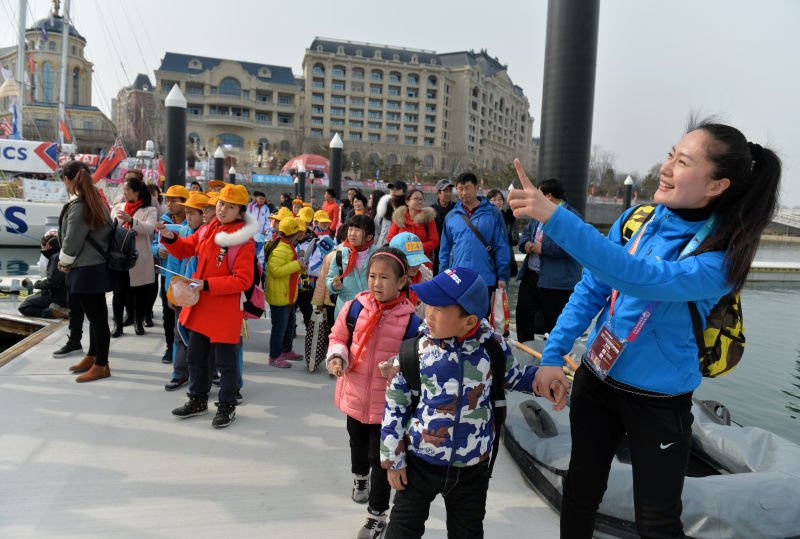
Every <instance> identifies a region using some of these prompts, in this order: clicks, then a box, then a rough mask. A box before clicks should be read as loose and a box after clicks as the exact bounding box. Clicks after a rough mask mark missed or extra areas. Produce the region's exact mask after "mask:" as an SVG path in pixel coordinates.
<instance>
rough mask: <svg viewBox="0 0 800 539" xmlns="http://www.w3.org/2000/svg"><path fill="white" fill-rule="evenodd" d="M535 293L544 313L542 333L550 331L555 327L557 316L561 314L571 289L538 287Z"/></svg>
mask: <svg viewBox="0 0 800 539" xmlns="http://www.w3.org/2000/svg"><path fill="white" fill-rule="evenodd" d="M537 295H538V296H539V304H540V305H541V306H542V314H543V315H544V333H550V332H551V331H553V328H554V327H556V322H557V321H558V317H559V316H561V311H563V310H564V306H565V305H566V304H567V302H568V301H569V297H570V296H571V295H572V290H559V289H556V288H541V287H539V288H538V289H537Z"/></svg>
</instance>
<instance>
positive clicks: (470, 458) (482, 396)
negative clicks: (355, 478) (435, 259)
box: [380, 320, 537, 470]
mask: <svg viewBox="0 0 800 539" xmlns="http://www.w3.org/2000/svg"><path fill="white" fill-rule="evenodd" d="M421 330H422V337H421V338H420V340H419V361H420V395H419V405H418V406H417V409H416V410H415V411H414V413H413V415H412V413H411V412H412V411H411V410H409V405H410V403H411V391H410V389H409V386H408V383H407V382H406V380H405V378H404V377H403V374H402V373H401V372H398V373H397V374H395V375H394V377H393V378H392V379H391V381H390V382H389V386H388V387H387V388H386V406H385V409H384V415H383V421H382V424H381V445H380V451H381V465H382V466H383V467H384V468H386V469H392V470H398V469H400V468H405V466H406V451H410V452H412V453H413V454H414V456H416V457H419V458H421V459H423V460H425V461H426V462H428V463H430V464H434V465H437V466H455V467H464V466H473V465H475V464H478V463H480V462H483V461H485V460H488V459H489V458H490V457H491V454H492V444H493V443H494V441H495V433H494V410H493V409H492V405H491V396H490V391H491V388H492V367H491V360H490V358H489V354H488V352H487V351H486V350H485V348H484V346H483V343H484V342H485V341H486V339H490V338H495V339H497V340H498V342H499V343H500V346H501V348H502V349H503V352H504V353H505V356H506V376H505V387H506V389H511V390H515V391H522V392H525V393H531V392H532V390H533V387H532V386H533V377H534V374H535V373H536V369H537V368H536V367H533V366H528V367H521V366H520V365H519V364H518V363H517V360H516V359H515V358H514V355H513V354H512V353H511V349H510V348H509V347H508V344H506V342H505V341H504V340H503V338H502V337H501V336H500V335H499V334H497V333H495V332H494V331H493V330H492V328H491V326H490V325H489V323H488V322H487V321H486V320H481V323H480V326H479V327H478V328H476V330H475V331H474V333H472V334H471V335H468V336H467V337H466V338H464V339H463V340H462V339H459V338H457V337H451V338H449V339H434V338H433V337H430V336H429V334H428V327H427V325H424V324H423V326H422V328H421ZM393 364H394V366H395V367H398V368H399V366H400V362H399V359H398V358H397V357H395V358H394V359H393Z"/></svg>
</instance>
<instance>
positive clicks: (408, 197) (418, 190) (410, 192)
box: [404, 189, 425, 202]
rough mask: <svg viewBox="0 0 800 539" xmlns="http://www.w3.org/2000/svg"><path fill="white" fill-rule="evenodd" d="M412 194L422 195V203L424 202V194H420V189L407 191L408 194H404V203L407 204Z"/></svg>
mask: <svg viewBox="0 0 800 539" xmlns="http://www.w3.org/2000/svg"><path fill="white" fill-rule="evenodd" d="M414 193H419V194H420V195H422V202H425V193H423V192H422V189H409V190H408V192H407V193H406V196H405V197H404V198H405V201H406V202H408V201H409V199H410V198H411V197H412V196H414Z"/></svg>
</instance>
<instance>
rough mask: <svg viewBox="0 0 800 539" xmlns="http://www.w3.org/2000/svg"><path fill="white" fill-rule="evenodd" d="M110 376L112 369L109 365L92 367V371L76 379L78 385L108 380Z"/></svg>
mask: <svg viewBox="0 0 800 539" xmlns="http://www.w3.org/2000/svg"><path fill="white" fill-rule="evenodd" d="M109 376H111V369H110V368H109V367H108V365H92V368H91V369H89V370H88V371H87V372H85V373H84V374H81V375H80V376H78V377H77V378H75V381H76V382H78V383H80V382H94V381H95V380H100V379H101V378H108V377H109Z"/></svg>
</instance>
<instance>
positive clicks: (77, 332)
mask: <svg viewBox="0 0 800 539" xmlns="http://www.w3.org/2000/svg"><path fill="white" fill-rule="evenodd" d="M67 302H68V303H69V337H68V339H67V340H68V341H69V342H70V343H72V344H80V343H81V339H82V338H83V317H84V316H83V307H82V306H81V304H80V302H79V301H78V300H77V298H76V297H75V294H69V296H68V297H67ZM106 309H107V307H106Z"/></svg>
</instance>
